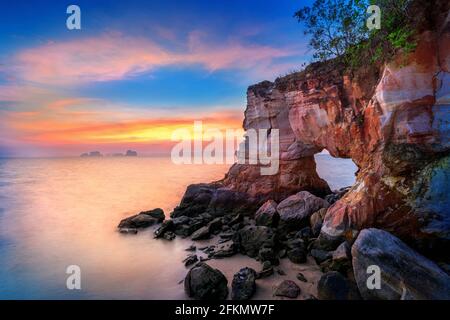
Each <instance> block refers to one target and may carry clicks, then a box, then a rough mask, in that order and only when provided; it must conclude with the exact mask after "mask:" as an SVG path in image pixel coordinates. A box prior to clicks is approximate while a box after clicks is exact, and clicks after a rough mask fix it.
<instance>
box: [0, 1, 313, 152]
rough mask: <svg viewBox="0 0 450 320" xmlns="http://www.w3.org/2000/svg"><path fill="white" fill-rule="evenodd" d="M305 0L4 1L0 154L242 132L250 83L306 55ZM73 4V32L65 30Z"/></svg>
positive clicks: (155, 148) (292, 66)
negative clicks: (183, 130)
mask: <svg viewBox="0 0 450 320" xmlns="http://www.w3.org/2000/svg"><path fill="white" fill-rule="evenodd" d="M310 2H311V1H293V0H278V1H260V0H259V1H258V0H229V1H217V0H209V1H200V0H197V1H194V0H192V1H170V0H166V1H135V0H127V1H97V0H96V1H92V0H90V1H73V2H70V3H69V2H66V1H33V2H29V1H14V2H10V3H8V4H7V5H5V4H4V5H2V8H1V11H0V12H1V13H0V15H1V28H0V39H2V40H1V42H0V156H70V155H74V156H76V155H78V154H80V153H82V152H86V151H91V150H99V151H101V152H103V153H114V152H124V151H126V150H127V149H135V150H137V151H139V152H140V153H141V154H159V153H167V150H169V149H170V146H171V145H172V144H173V142H170V137H171V133H172V132H173V130H175V129H176V128H180V127H191V126H192V125H193V121H194V120H202V121H203V123H204V124H206V125H207V126H210V127H216V128H219V129H223V130H224V129H226V128H231V129H232V128H240V127H241V125H242V120H243V111H244V109H245V104H246V97H245V94H246V89H247V87H248V86H249V85H251V84H253V83H256V82H259V81H262V80H274V79H275V78H276V77H277V76H279V75H282V74H286V73H287V72H290V71H293V70H296V69H299V68H300V66H301V64H302V63H303V62H309V61H310V60H311V57H310V52H309V50H308V48H307V44H306V43H307V39H305V37H304V35H303V32H302V27H301V25H300V24H298V23H297V21H296V20H295V19H294V18H293V14H294V12H295V11H296V10H298V9H299V8H300V7H302V6H304V5H308V4H310ZM69 4H77V5H79V6H80V8H81V15H82V18H81V21H82V22H81V23H82V30H68V29H67V28H66V18H67V16H68V15H67V14H66V8H67V6H68V5H69Z"/></svg>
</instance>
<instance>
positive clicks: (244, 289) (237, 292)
mask: <svg viewBox="0 0 450 320" xmlns="http://www.w3.org/2000/svg"><path fill="white" fill-rule="evenodd" d="M255 279H256V271H255V270H253V269H251V268H243V269H241V270H239V272H238V273H236V274H235V275H234V277H233V282H232V283H231V299H232V300H249V299H250V298H251V297H252V296H253V295H254V293H255V291H256V283H255Z"/></svg>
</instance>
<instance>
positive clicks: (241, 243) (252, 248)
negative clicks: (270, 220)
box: [235, 226, 275, 258]
mask: <svg viewBox="0 0 450 320" xmlns="http://www.w3.org/2000/svg"><path fill="white" fill-rule="evenodd" d="M235 243H237V245H238V248H239V251H240V252H241V253H242V254H245V255H247V256H249V257H252V258H254V257H256V256H257V255H258V253H259V250H260V249H261V248H262V247H268V248H273V247H274V245H275V234H274V232H273V231H272V229H270V228H268V227H263V226H246V227H244V228H242V229H241V230H239V231H238V232H237V233H236V235H235Z"/></svg>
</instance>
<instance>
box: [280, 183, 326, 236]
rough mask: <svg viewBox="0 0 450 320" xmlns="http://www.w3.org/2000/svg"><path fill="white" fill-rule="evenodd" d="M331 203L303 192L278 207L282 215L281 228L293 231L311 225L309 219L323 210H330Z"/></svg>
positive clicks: (287, 199)
mask: <svg viewBox="0 0 450 320" xmlns="http://www.w3.org/2000/svg"><path fill="white" fill-rule="evenodd" d="M328 206H329V203H328V202H327V201H325V200H323V199H321V198H319V197H316V196H314V195H313V194H311V193H309V192H308V191H301V192H299V193H297V194H294V195H292V196H290V197H288V198H286V199H285V200H283V201H281V202H280V203H279V204H278V206H277V211H278V213H279V214H280V227H281V228H282V229H284V230H293V229H296V228H298V227H301V226H302V225H303V226H304V225H305V224H309V220H308V219H309V217H310V216H311V215H312V214H313V213H314V212H316V211H317V210H319V209H321V208H328Z"/></svg>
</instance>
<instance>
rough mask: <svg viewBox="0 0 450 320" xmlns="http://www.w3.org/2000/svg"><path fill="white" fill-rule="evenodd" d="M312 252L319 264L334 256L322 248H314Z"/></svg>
mask: <svg viewBox="0 0 450 320" xmlns="http://www.w3.org/2000/svg"><path fill="white" fill-rule="evenodd" d="M310 254H311V256H312V257H313V258H314V260H315V261H316V263H317V264H321V263H322V262H324V261H326V260H329V259H331V258H332V256H333V255H332V253H331V252H329V251H325V250H320V249H312V250H311V252H310Z"/></svg>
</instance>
